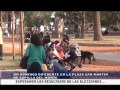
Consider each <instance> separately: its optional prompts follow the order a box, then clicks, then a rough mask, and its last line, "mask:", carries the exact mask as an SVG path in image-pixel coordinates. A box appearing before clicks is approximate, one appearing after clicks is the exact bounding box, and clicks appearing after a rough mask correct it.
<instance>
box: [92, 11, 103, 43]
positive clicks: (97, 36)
mask: <svg viewBox="0 0 120 90" xmlns="http://www.w3.org/2000/svg"><path fill="white" fill-rule="evenodd" d="M93 15H94V41H101V40H103V37H102V32H101V21H100V11H95V12H93Z"/></svg>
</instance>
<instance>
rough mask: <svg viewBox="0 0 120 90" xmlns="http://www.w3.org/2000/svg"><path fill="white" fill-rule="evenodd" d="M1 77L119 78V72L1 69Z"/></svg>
mask: <svg viewBox="0 0 120 90" xmlns="http://www.w3.org/2000/svg"><path fill="white" fill-rule="evenodd" d="M0 78H1V79H120V72H88V71H86V72H85V71H80V72H70V73H63V72H57V73H54V72H51V71H49V72H44V73H36V72H34V73H26V72H25V71H1V72H0Z"/></svg>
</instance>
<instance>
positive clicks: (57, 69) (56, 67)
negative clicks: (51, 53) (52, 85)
mask: <svg viewBox="0 0 120 90" xmlns="http://www.w3.org/2000/svg"><path fill="white" fill-rule="evenodd" d="M53 67H54V73H65V74H67V73H69V70H66V69H65V68H64V66H62V65H61V64H60V63H58V62H54V64H53ZM57 78H58V79H71V77H70V76H58V77H57Z"/></svg>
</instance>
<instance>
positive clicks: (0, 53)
mask: <svg viewBox="0 0 120 90" xmlns="http://www.w3.org/2000/svg"><path fill="white" fill-rule="evenodd" d="M0 60H3V32H2V27H0Z"/></svg>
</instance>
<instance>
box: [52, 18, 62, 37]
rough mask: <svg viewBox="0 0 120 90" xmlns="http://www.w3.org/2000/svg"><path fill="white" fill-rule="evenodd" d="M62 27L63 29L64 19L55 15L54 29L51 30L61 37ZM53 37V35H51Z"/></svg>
mask: <svg viewBox="0 0 120 90" xmlns="http://www.w3.org/2000/svg"><path fill="white" fill-rule="evenodd" d="M63 29H64V20H63V18H62V19H61V18H59V17H57V18H56V20H55V31H53V32H54V33H53V35H55V34H56V37H57V38H61V36H62V34H63ZM53 37H54V36H53Z"/></svg>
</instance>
